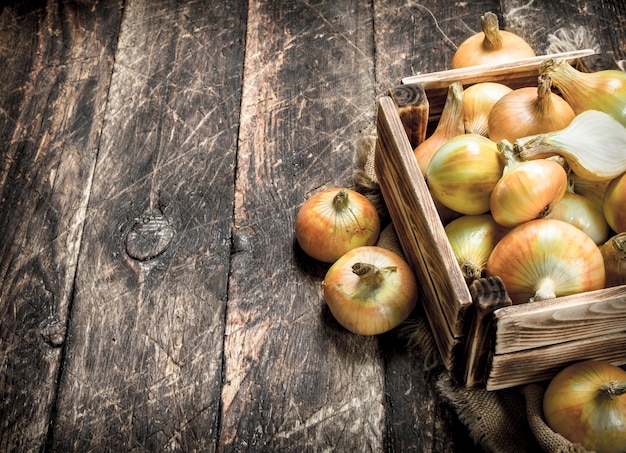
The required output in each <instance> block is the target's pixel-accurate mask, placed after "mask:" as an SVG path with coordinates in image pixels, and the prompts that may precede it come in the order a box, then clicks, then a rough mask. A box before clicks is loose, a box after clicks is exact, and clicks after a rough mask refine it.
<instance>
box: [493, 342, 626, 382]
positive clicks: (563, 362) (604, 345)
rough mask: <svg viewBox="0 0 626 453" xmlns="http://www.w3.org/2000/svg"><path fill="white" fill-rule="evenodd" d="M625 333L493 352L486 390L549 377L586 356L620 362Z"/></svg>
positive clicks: (623, 349) (615, 362)
mask: <svg viewBox="0 0 626 453" xmlns="http://www.w3.org/2000/svg"><path fill="white" fill-rule="evenodd" d="M625 351H626V332H619V333H614V334H607V335H601V336H597V337H594V338H586V339H584V340H579V341H570V342H566V343H558V344H554V345H550V346H546V347H544V348H539V349H531V350H527V351H521V352H514V353H511V354H496V355H494V356H493V357H491V366H490V370H489V374H488V377H487V379H486V382H485V388H486V389H487V390H499V389H503V388H508V387H514V386H517V385H522V384H527V383H530V382H539V381H544V380H548V379H550V378H552V377H553V376H554V375H556V374H557V373H558V372H559V371H560V370H562V369H563V368H565V367H566V366H568V365H570V364H572V363H574V362H577V361H580V360H585V359H596V360H603V361H606V362H608V363H612V364H614V365H623V364H624V363H625V362H626V361H625V360H624V354H625Z"/></svg>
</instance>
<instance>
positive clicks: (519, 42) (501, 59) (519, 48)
mask: <svg viewBox="0 0 626 453" xmlns="http://www.w3.org/2000/svg"><path fill="white" fill-rule="evenodd" d="M480 22H481V28H482V31H481V32H479V33H476V34H474V35H472V36H470V37H469V38H467V39H466V40H465V41H463V43H461V45H460V46H459V47H458V49H457V50H456V52H455V53H454V56H453V57H452V64H451V66H452V68H453V69H455V68H466V67H469V66H476V65H483V64H497V63H506V62H510V61H515V60H519V59H521V58H530V57H534V56H535V52H534V51H533V49H532V47H530V45H529V44H528V43H527V42H526V41H525V40H524V39H523V38H521V37H520V36H518V35H516V34H515V33H511V32H509V31H505V30H500V24H499V23H498V16H496V15H495V14H494V13H492V12H488V13H485V15H484V16H482V17H481V18H480Z"/></svg>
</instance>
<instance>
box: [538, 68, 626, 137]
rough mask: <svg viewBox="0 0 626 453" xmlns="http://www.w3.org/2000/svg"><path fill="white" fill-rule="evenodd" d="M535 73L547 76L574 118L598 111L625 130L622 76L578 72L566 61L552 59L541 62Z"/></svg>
mask: <svg viewBox="0 0 626 453" xmlns="http://www.w3.org/2000/svg"><path fill="white" fill-rule="evenodd" d="M539 72H540V74H550V76H551V78H552V83H553V84H554V86H555V87H557V88H558V89H559V92H560V93H561V94H562V95H563V97H564V98H565V100H566V101H567V103H568V104H569V105H571V106H572V108H573V109H574V112H576V113H577V114H578V113H582V112H584V111H585V110H600V111H602V112H605V113H608V114H610V115H611V116H613V117H614V118H615V119H616V120H617V121H619V122H620V123H621V124H622V125H624V126H626V72H623V71H619V70H616V69H608V70H604V71H597V72H581V71H579V70H577V69H576V68H574V67H573V66H572V65H571V64H570V63H568V62H567V61H565V60H557V59H554V58H551V59H549V60H546V61H545V62H543V63H542V64H541V66H540V67H539Z"/></svg>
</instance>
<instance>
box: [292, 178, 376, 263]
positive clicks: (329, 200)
mask: <svg viewBox="0 0 626 453" xmlns="http://www.w3.org/2000/svg"><path fill="white" fill-rule="evenodd" d="M295 234H296V239H297V241H298V244H299V245H300V247H301V248H302V250H303V251H304V252H305V253H306V254H307V255H309V256H310V257H312V258H315V259H316V260H319V261H322V262H324V263H333V262H335V261H336V260H337V259H338V258H339V257H340V256H342V255H343V254H344V253H346V252H347V251H349V250H352V249H353V248H356V247H360V246H363V245H373V244H375V243H376V241H377V240H378V236H379V234H380V218H379V216H378V212H377V211H376V208H375V207H374V205H373V204H372V202H371V201H369V200H368V199H367V198H366V197H365V196H363V195H361V194H360V193H358V192H356V191H354V190H351V189H346V188H332V189H326V190H323V191H321V192H318V193H316V194H314V195H312V196H311V197H309V198H308V199H307V200H306V201H305V202H304V204H303V205H302V207H301V208H300V210H299V211H298V214H297V215H296V222H295Z"/></svg>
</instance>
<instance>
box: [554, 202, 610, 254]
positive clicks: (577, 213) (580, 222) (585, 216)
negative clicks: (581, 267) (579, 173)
mask: <svg viewBox="0 0 626 453" xmlns="http://www.w3.org/2000/svg"><path fill="white" fill-rule="evenodd" d="M546 217H547V218H549V219H557V220H563V221H564V222H567V223H570V224H572V225H574V226H575V227H576V228H578V229H580V230H582V231H584V232H585V233H587V235H588V236H589V237H590V238H591V239H593V242H595V243H596V244H598V245H600V244H603V243H604V242H606V240H607V239H608V237H609V224H608V223H607V222H606V219H605V218H604V213H603V212H602V209H600V207H599V206H598V205H597V204H596V203H594V202H593V201H592V200H591V199H589V198H587V197H585V196H583V195H580V194H577V193H574V192H572V191H570V190H568V191H567V192H565V195H564V196H563V198H561V201H559V202H558V203H557V204H556V205H555V206H554V207H553V208H552V211H551V212H550V214H548V215H547V216H546Z"/></svg>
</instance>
